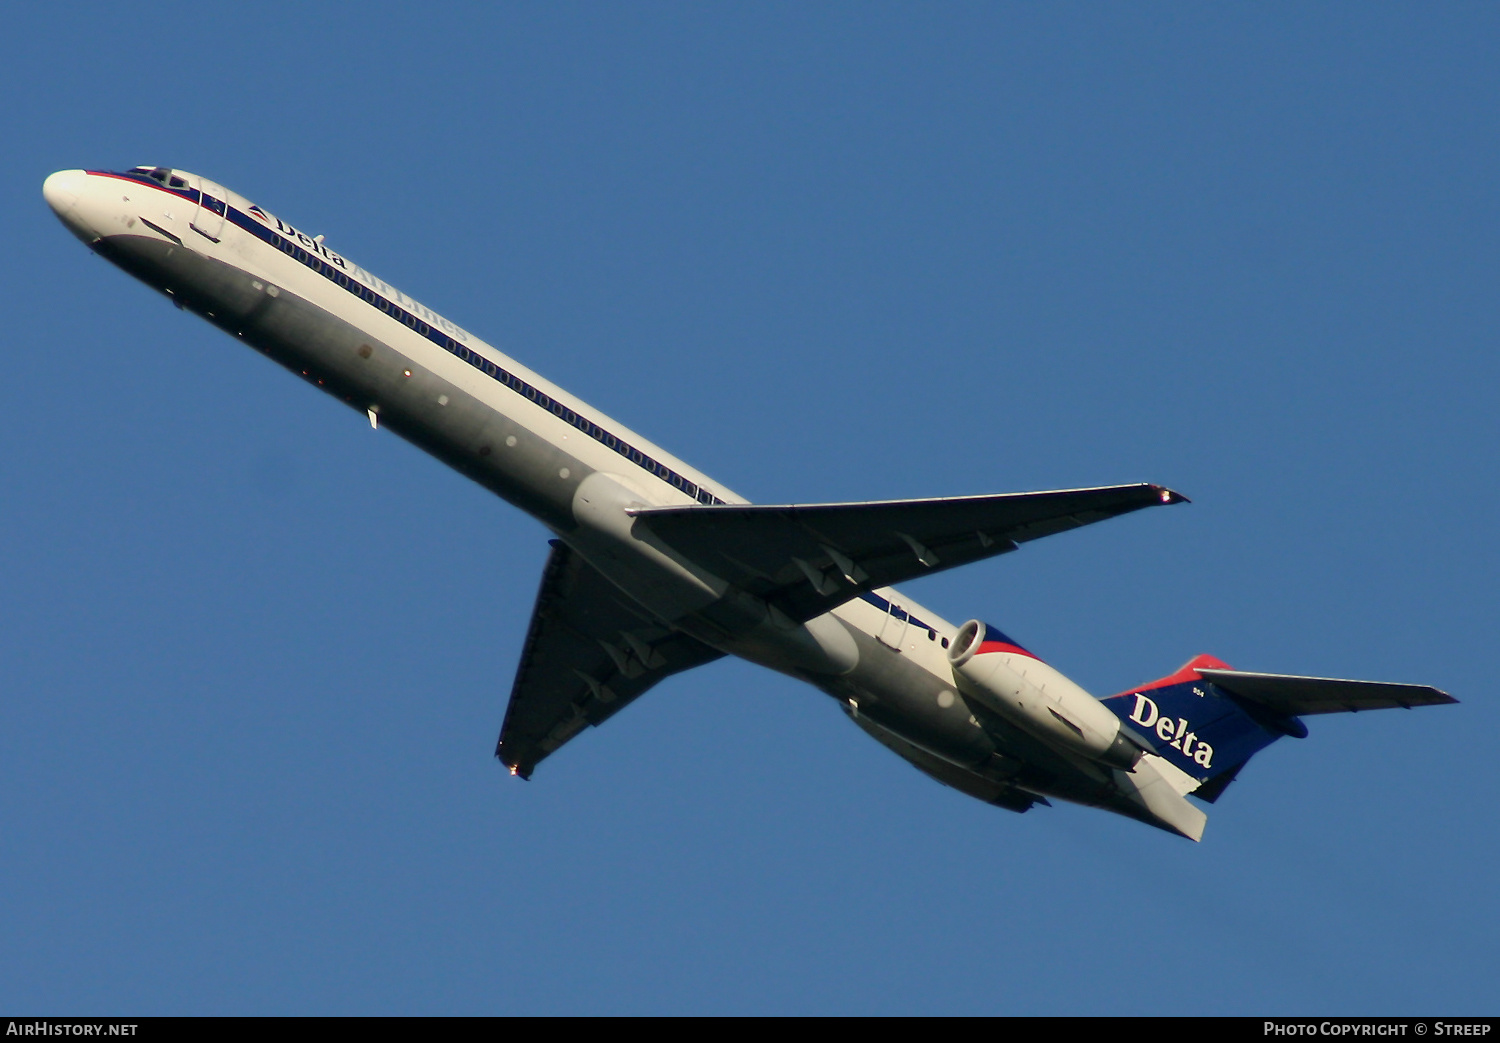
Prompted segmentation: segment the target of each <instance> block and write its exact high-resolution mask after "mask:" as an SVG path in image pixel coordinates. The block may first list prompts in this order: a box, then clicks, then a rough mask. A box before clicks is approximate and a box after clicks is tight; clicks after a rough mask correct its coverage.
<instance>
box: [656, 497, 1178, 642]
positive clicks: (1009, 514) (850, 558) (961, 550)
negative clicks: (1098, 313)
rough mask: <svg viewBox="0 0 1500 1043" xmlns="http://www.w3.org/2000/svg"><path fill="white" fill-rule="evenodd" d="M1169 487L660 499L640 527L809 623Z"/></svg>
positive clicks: (1145, 503) (1152, 501)
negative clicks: (703, 501) (777, 500)
mask: <svg viewBox="0 0 1500 1043" xmlns="http://www.w3.org/2000/svg"><path fill="white" fill-rule="evenodd" d="M1185 500H1186V497H1183V496H1182V495H1180V494H1178V493H1175V492H1173V491H1172V490H1170V489H1165V488H1163V487H1162V486H1159V485H1147V484H1140V485H1115V486H1107V487H1104V488H1098V489H1065V490H1059V491H1055V492H1034V493H1001V494H998V495H991V496H953V497H945V498H940V499H932V500H881V501H873V502H867V503H824V504H780V505H760V504H755V505H744V504H718V505H712V506H691V507H651V508H642V509H639V510H636V511H634V512H632V513H633V514H634V515H635V517H636V531H637V534H638V535H644V534H649V535H650V536H652V537H654V538H655V539H657V540H659V541H660V542H661V543H662V544H664V545H665V546H666V547H667V548H669V549H670V550H671V551H672V552H674V553H676V554H678V555H680V556H681V557H683V558H685V559H687V560H688V561H691V562H692V563H694V564H695V565H698V566H699V567H701V568H703V569H705V570H706V571H708V572H710V573H712V574H713V575H715V576H718V577H720V578H722V579H724V580H726V581H728V582H729V583H731V584H732V585H734V586H736V587H738V588H740V589H742V590H746V591H749V592H750V593H752V594H755V595H757V596H758V597H761V598H762V599H764V600H766V601H768V602H770V603H771V604H773V605H775V606H776V608H777V609H779V610H780V611H781V612H783V613H785V614H786V615H787V616H788V617H789V618H790V619H792V620H794V621H796V622H802V621H805V620H808V619H811V618H813V617H814V616H820V615H822V614H823V613H824V612H827V611H829V610H830V609H833V608H836V607H837V606H839V605H841V604H843V603H844V602H846V601H849V600H851V599H852V598H855V597H857V596H859V595H860V594H862V593H864V592H865V591H869V590H874V589H876V588H879V587H888V586H891V585H893V584H896V583H901V582H903V581H905V580H909V579H913V578H915V577H917V576H924V575H927V574H928V573H932V572H939V571H942V570H943V569H949V568H953V567H954V566H956V565H966V564H969V563H970V562H974V561H979V560H981V559H983V558H989V557H993V556H994V555H996V554H1004V553H1005V552H1006V551H1012V550H1015V549H1016V547H1017V546H1018V545H1019V544H1022V543H1025V542H1027V541H1028V540H1035V539H1040V538H1041V537H1043V536H1051V535H1052V534H1053V533H1058V532H1065V531H1067V530H1068V529H1076V528H1079V527H1081V526H1084V525H1090V524H1092V523H1094V522H1098V521H1104V520H1105V519H1107V518H1114V517H1116V516H1118V515H1121V514H1128V513H1130V512H1131V511H1138V510H1140V509H1141V508H1143V507H1153V506H1160V505H1162V504H1172V503H1182V502H1184V501H1185Z"/></svg>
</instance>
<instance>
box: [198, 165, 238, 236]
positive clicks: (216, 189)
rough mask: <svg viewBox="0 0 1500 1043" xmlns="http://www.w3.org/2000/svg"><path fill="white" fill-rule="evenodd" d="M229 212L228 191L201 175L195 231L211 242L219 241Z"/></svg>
mask: <svg viewBox="0 0 1500 1043" xmlns="http://www.w3.org/2000/svg"><path fill="white" fill-rule="evenodd" d="M228 212H229V201H228V193H226V192H225V191H224V189H223V188H222V187H220V186H219V185H216V184H214V183H213V182H212V181H209V180H208V179H207V178H201V177H200V178H199V179H198V209H197V210H195V211H194V212H193V220H192V227H193V231H195V232H197V233H198V234H199V235H201V236H203V238H205V239H207V240H209V241H210V242H215V243H217V242H218V241H219V239H220V238H221V237H222V236H223V234H224V218H225V215H226V214H227V213H228Z"/></svg>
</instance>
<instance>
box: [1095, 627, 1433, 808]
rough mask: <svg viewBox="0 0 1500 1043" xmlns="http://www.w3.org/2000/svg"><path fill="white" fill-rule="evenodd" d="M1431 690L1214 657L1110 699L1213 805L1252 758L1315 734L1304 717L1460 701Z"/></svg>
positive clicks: (1109, 703) (1122, 718)
mask: <svg viewBox="0 0 1500 1043" xmlns="http://www.w3.org/2000/svg"><path fill="white" fill-rule="evenodd" d="M1456 702H1458V700H1457V699H1454V698H1453V697H1452V696H1450V695H1448V694H1447V693H1446V692H1442V691H1439V690H1438V689H1436V688H1432V687H1429V686H1427V685H1412V684H1390V683H1387V682H1383V681H1346V680H1341V679H1338V678H1332V677H1297V676H1294V675H1290V674H1255V673H1249V672H1246V671H1243V670H1234V669H1232V668H1231V667H1229V666H1228V664H1226V663H1222V662H1220V661H1219V660H1217V659H1215V658H1214V657H1213V656H1210V655H1200V656H1195V657H1194V658H1192V659H1190V660H1188V662H1187V663H1185V664H1183V666H1182V668H1181V669H1180V670H1178V671H1177V672H1175V673H1173V674H1169V675H1168V676H1166V677H1163V678H1161V679H1160V680H1158V681H1152V682H1151V683H1150V684H1146V685H1142V686H1141V687H1139V688H1133V689H1131V690H1129V691H1127V692H1121V693H1120V694H1119V695H1113V696H1110V697H1109V698H1107V699H1104V700H1103V703H1104V705H1105V706H1107V707H1109V709H1110V710H1112V711H1114V713H1115V716H1117V717H1119V718H1120V722H1121V724H1122V725H1123V726H1125V727H1127V728H1130V729H1131V730H1132V731H1133V732H1134V734H1135V735H1136V736H1137V737H1138V738H1139V739H1140V740H1141V741H1142V742H1143V743H1144V744H1145V745H1146V746H1148V747H1149V748H1151V749H1153V750H1154V751H1155V752H1156V753H1157V754H1158V755H1159V756H1161V757H1162V758H1163V759H1165V760H1166V761H1167V762H1168V763H1170V764H1171V765H1172V766H1173V767H1176V768H1178V769H1180V770H1181V771H1183V772H1184V773H1186V774H1187V775H1189V776H1191V777H1192V778H1194V779H1197V780H1198V787H1197V788H1196V789H1194V790H1191V791H1190V792H1191V794H1192V795H1193V796H1195V797H1198V798H1199V799H1201V800H1206V801H1208V802H1209V803H1212V802H1214V801H1216V800H1218V799H1219V796H1220V794H1222V793H1223V792H1224V789H1225V787H1226V786H1228V785H1229V784H1230V783H1231V782H1233V781H1234V779H1235V776H1236V775H1238V774H1239V772H1240V769H1241V768H1243V767H1244V766H1245V764H1246V762H1247V761H1249V760H1250V758H1251V757H1253V756H1255V754H1256V753H1258V752H1260V751H1261V750H1263V749H1265V748H1266V747H1267V746H1269V745H1271V743H1273V742H1275V741H1276V740H1277V739H1280V738H1282V737H1283V736H1291V737H1292V738H1294V739H1301V738H1305V737H1306V736H1307V726H1306V725H1305V724H1303V723H1302V720H1301V719H1302V718H1303V717H1305V716H1307V715H1308V714H1316V713H1344V712H1348V713H1354V712H1357V711H1359V710H1381V709H1388V708H1392V707H1398V706H1399V707H1405V708H1407V709H1410V708H1411V707H1413V706H1436V705H1441V704H1443V703H1456Z"/></svg>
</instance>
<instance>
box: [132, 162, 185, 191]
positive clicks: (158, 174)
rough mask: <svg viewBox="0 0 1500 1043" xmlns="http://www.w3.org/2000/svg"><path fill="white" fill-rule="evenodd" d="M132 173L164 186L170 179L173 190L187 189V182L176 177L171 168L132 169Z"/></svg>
mask: <svg viewBox="0 0 1500 1043" xmlns="http://www.w3.org/2000/svg"><path fill="white" fill-rule="evenodd" d="M130 172H131V173H132V174H134V175H136V176H137V177H149V178H150V179H151V180H152V181H159V182H160V183H162V184H163V185H165V184H166V183H167V181H168V179H170V180H171V183H172V187H173V188H186V187H187V182H186V181H184V180H183V179H182V178H180V177H176V176H174V175H173V174H172V171H171V169H170V168H169V167H131V168H130Z"/></svg>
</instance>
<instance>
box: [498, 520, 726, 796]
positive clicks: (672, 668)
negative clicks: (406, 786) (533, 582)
mask: <svg viewBox="0 0 1500 1043" xmlns="http://www.w3.org/2000/svg"><path fill="white" fill-rule="evenodd" d="M722 655H723V653H722V652H719V651H717V650H716V649H713V648H710V647H709V646H707V645H705V644H703V643H702V642H701V641H698V640H697V639H695V638H692V637H689V636H688V635H686V634H683V633H680V632H678V631H675V630H671V629H669V628H668V627H665V626H663V625H661V624H660V623H657V622H655V621H654V620H653V619H652V618H651V617H650V616H649V615H648V614H647V613H646V612H645V611H644V610H643V609H641V608H639V607H637V606H635V605H633V604H632V603H631V602H630V600H629V599H628V598H626V597H625V595H624V594H622V593H620V591H619V590H618V589H617V588H616V587H615V586H614V585H613V584H611V583H610V582H609V581H608V580H607V579H605V578H604V577H603V576H601V575H600V574H599V573H598V572H597V571H595V569H594V567H593V566H592V565H590V564H588V562H586V561H584V560H583V558H581V557H580V556H579V555H578V554H576V553H575V552H574V551H572V550H570V549H569V548H568V547H567V545H566V544H563V543H561V542H559V541H557V540H553V541H552V555H551V557H549V558H548V559H547V567H546V568H545V569H544V570H543V572H542V584H541V589H540V590H538V591H537V596H536V608H535V609H534V610H533V611H532V615H531V627H530V629H529V630H528V631H527V633H526V644H525V646H524V647H523V648H522V651H521V662H520V665H519V666H518V667H517V668H516V680H515V684H514V685H513V686H512V688H511V692H510V705H509V707H508V708H507V709H506V711H505V724H504V725H503V726H502V727H501V730H500V742H499V744H498V745H497V746H496V747H495V756H496V757H499V758H500V760H501V762H503V763H504V764H505V765H506V766H507V767H509V768H510V769H511V771H513V772H514V773H515V774H517V775H520V776H522V777H523V778H529V777H530V776H531V772H532V770H533V769H535V768H536V766H537V763H538V762H539V761H541V760H542V759H543V758H544V757H546V756H547V755H548V754H550V753H552V752H553V751H555V750H556V749H557V748H558V747H560V746H561V745H562V744H563V743H565V742H567V741H568V740H569V739H571V738H573V736H575V735H577V734H578V733H579V732H580V731H582V730H583V729H584V727H585V726H586V725H590V724H600V723H602V722H603V721H605V720H606V719H608V718H609V717H611V716H612V715H614V714H616V713H618V712H619V711H620V710H621V709H622V708H623V707H624V706H625V705H627V704H628V703H630V702H631V701H632V700H633V699H635V698H636V697H637V696H639V695H641V693H643V692H645V691H646V689H648V688H650V687H651V686H652V685H654V684H656V682H658V681H660V680H662V679H663V678H665V677H669V676H671V675H672V674H675V673H679V672H681V671H683V670H687V669H689V668H691V667H694V666H699V665H700V664H703V663H707V662H711V661H712V660H715V659H718V658H719V657H720V656H722Z"/></svg>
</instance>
